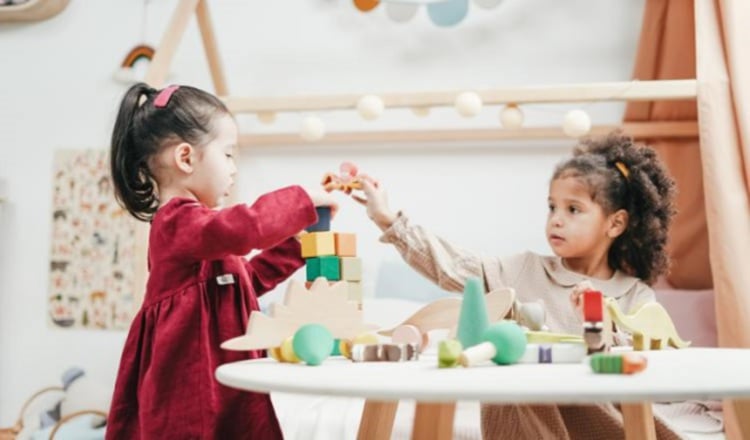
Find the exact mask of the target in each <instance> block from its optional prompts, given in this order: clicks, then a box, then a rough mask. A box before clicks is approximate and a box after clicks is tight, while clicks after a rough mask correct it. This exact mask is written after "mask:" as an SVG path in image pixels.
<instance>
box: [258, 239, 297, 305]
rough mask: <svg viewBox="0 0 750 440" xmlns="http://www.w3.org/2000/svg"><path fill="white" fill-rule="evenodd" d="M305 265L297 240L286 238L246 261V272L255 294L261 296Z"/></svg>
mask: <svg viewBox="0 0 750 440" xmlns="http://www.w3.org/2000/svg"><path fill="white" fill-rule="evenodd" d="M304 265H305V260H304V259H303V258H302V250H301V247H300V243H299V240H297V239H296V238H294V237H291V238H287V239H286V240H284V241H283V242H281V243H280V244H278V245H276V246H274V247H272V248H269V249H266V250H264V251H262V252H261V253H259V254H258V255H256V256H254V257H253V258H251V259H250V260H249V261H248V262H247V265H246V266H247V272H248V274H249V275H250V281H251V282H252V283H253V289H254V290H255V293H256V295H258V296H261V295H263V294H264V293H266V292H268V291H270V290H271V289H273V288H274V287H276V286H277V285H278V284H279V283H281V282H282V281H284V280H286V279H287V278H289V277H290V276H291V275H292V274H294V272H296V271H297V269H299V268H300V267H302V266H304Z"/></svg>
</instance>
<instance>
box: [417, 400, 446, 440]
mask: <svg viewBox="0 0 750 440" xmlns="http://www.w3.org/2000/svg"><path fill="white" fill-rule="evenodd" d="M455 415H456V402H452V403H419V402H417V409H416V410H415V412H414V427H413V428H412V431H411V439H412V440H451V439H452V438H453V418H454V417H455Z"/></svg>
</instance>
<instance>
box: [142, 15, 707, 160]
mask: <svg viewBox="0 0 750 440" xmlns="http://www.w3.org/2000/svg"><path fill="white" fill-rule="evenodd" d="M207 3H208V0H181V1H180V2H178V4H177V7H176V8H175V11H174V14H173V16H172V19H171V21H170V23H169V25H168V27H167V29H166V31H165V32H164V35H163V37H162V40H161V42H160V43H159V46H158V47H156V51H155V54H154V58H153V60H152V62H151V65H150V68H149V70H148V72H147V74H146V78H145V81H146V82H147V83H148V84H150V85H151V86H153V87H157V88H158V87H161V86H163V85H164V82H165V80H166V77H167V72H168V70H169V66H170V64H171V62H172V59H173V57H174V54H175V52H176V50H177V46H178V44H179V42H180V40H181V39H182V36H183V34H184V33H185V29H186V28H187V25H188V22H189V21H190V18H191V17H192V15H193V14H195V15H196V18H197V21H198V28H199V29H200V33H201V38H202V41H203V47H204V49H205V51H206V58H207V60H208V66H209V70H210V73H211V79H212V81H213V85H214V89H215V93H216V94H217V95H218V96H219V97H220V98H221V99H222V100H223V101H224V102H225V103H226V104H227V107H229V109H230V110H231V111H232V112H233V113H258V114H262V113H274V112H285V111H292V112H293V111H315V110H318V111H325V110H346V109H355V108H356V105H357V100H358V99H359V98H360V97H361V96H362V95H357V94H340V95H311V96H289V97H265V98H264V97H237V96H231V95H230V94H229V89H228V87H227V81H226V78H225V76H224V69H223V67H222V63H221V59H220V56H219V50H218V45H217V43H216V35H215V33H214V29H213V26H212V24H211V17H210V14H209V10H208V4H207ZM458 93H460V91H428V92H406V93H385V94H380V95H379V96H380V97H381V98H382V99H383V102H384V104H385V106H386V108H404V107H411V108H414V107H417V108H418V107H437V106H452V105H453V102H454V100H455V97H456V95H457V94H458ZM477 94H478V95H479V96H480V97H481V98H482V100H483V102H484V103H486V104H511V103H512V104H528V103H561V102H597V101H660V100H694V99H695V98H696V96H697V82H696V80H694V79H689V80H655V81H623V82H602V83H587V84H566V85H559V86H542V87H514V88H499V89H487V90H481V91H477ZM617 127H619V128H622V129H623V131H625V132H626V133H628V134H630V135H631V136H633V137H636V138H654V137H659V138H684V137H697V136H698V124H697V123H696V122H694V121H688V122H682V121H667V122H638V123H632V122H626V123H623V124H622V125H618V126H617ZM614 128H616V127H615V126H595V127H593V128H592V131H591V132H592V134H599V133H606V132H609V131H611V130H612V129H614ZM565 137H566V135H565V134H564V133H563V131H562V128H561V127H526V128H517V129H454V130H400V131H395V130H392V131H384V130H381V131H357V132H333V133H329V134H327V135H326V137H325V140H324V141H322V142H320V143H321V144H325V145H330V144H352V143H355V144H356V143H365V142H381V143H382V142H397V143H414V142H446V141H492V140H501V139H516V138H532V139H540V138H565ZM299 143H300V139H299V136H298V135H297V134H296V133H282V134H242V135H241V136H240V147H252V146H274V145H284V144H299Z"/></svg>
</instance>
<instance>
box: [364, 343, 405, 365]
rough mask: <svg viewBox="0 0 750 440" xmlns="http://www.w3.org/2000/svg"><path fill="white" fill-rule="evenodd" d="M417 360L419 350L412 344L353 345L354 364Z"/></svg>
mask: <svg viewBox="0 0 750 440" xmlns="http://www.w3.org/2000/svg"><path fill="white" fill-rule="evenodd" d="M417 359H419V350H418V349H417V346H416V345H413V344H354V345H353V346H352V361H354V362H378V361H386V362H404V361H415V360H417Z"/></svg>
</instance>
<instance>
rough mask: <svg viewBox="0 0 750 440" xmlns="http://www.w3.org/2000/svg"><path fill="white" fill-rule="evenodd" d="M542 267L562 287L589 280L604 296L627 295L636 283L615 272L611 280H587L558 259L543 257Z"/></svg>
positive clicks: (632, 278)
mask: <svg viewBox="0 0 750 440" xmlns="http://www.w3.org/2000/svg"><path fill="white" fill-rule="evenodd" d="M542 266H543V267H544V271H545V272H546V273H547V276H548V277H549V278H550V279H551V280H552V281H554V282H555V283H556V284H558V285H560V286H562V287H573V286H575V285H576V284H578V283H580V282H581V281H585V280H589V281H590V282H591V284H592V285H593V286H594V288H595V289H597V290H599V291H601V292H602V293H603V294H604V296H608V297H612V298H619V297H621V296H623V295H625V294H626V293H628V292H629V291H630V290H631V289H633V287H634V286H635V285H636V283H637V282H638V279H637V278H635V277H632V276H630V275H626V274H624V273H623V272H621V271H619V270H616V271H615V274H614V275H613V276H612V278H610V279H608V280H600V279H596V278H589V277H587V276H585V275H582V274H579V273H576V272H573V271H571V270H568V269H567V268H565V266H564V265H563V264H562V260H561V259H560V257H543V258H542Z"/></svg>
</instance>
